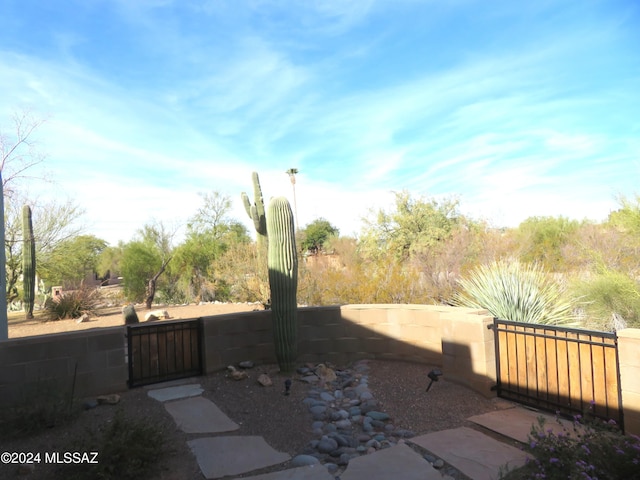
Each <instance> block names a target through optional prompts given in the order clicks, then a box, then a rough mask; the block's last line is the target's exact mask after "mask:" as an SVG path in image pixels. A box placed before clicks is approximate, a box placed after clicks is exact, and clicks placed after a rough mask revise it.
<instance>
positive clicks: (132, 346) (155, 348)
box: [127, 319, 202, 387]
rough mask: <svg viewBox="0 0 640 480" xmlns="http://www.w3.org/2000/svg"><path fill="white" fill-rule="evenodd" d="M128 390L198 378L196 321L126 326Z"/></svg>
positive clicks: (199, 360)
mask: <svg viewBox="0 0 640 480" xmlns="http://www.w3.org/2000/svg"><path fill="white" fill-rule="evenodd" d="M127 346H128V350H127V352H128V357H129V387H139V386H141V385H149V384H152V383H159V382H165V381H168V380H176V379H179V378H186V377H192V376H195V375H202V323H201V322H200V321H199V319H191V320H175V321H163V322H154V323H143V324H136V325H129V326H127Z"/></svg>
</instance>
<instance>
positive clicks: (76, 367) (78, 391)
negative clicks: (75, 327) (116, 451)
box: [0, 327, 128, 406]
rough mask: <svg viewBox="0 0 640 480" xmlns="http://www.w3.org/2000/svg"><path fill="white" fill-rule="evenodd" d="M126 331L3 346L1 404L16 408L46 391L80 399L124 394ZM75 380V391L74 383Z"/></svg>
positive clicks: (86, 332) (57, 336) (55, 336)
mask: <svg viewBox="0 0 640 480" xmlns="http://www.w3.org/2000/svg"><path fill="white" fill-rule="evenodd" d="M125 341H126V340H125V330H124V327H113V328H105V329H100V330H84V331H82V332H72V333H59V334H52V335H39V336H33V337H24V338H16V339H9V340H6V341H3V342H0V405H3V406H4V405H15V404H17V403H20V402H24V401H25V400H28V399H29V398H30V397H32V396H33V395H35V394H36V392H37V391H42V390H43V389H46V390H48V391H49V393H50V394H54V395H70V394H71V389H72V388H75V390H74V395H75V396H76V397H85V396H92V395H100V394H106V393H112V392H120V391H123V390H126V388H127V379H128V367H127V360H126V345H125ZM74 377H75V387H73V385H74Z"/></svg>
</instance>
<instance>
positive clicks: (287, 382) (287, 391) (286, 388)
mask: <svg viewBox="0 0 640 480" xmlns="http://www.w3.org/2000/svg"><path fill="white" fill-rule="evenodd" d="M290 390H291V379H290V378H287V379H286V380H285V381H284V394H285V395H289V394H290V393H291V392H290Z"/></svg>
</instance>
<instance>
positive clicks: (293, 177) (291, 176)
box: [285, 168, 300, 230]
mask: <svg viewBox="0 0 640 480" xmlns="http://www.w3.org/2000/svg"><path fill="white" fill-rule="evenodd" d="M285 173H286V174H288V175H289V180H291V188H293V211H294V213H295V216H296V230H298V225H299V224H300V223H299V222H298V205H297V203H296V173H298V169H297V168H290V169H289V170H287V171H286V172H285Z"/></svg>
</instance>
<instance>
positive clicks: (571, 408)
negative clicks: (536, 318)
mask: <svg viewBox="0 0 640 480" xmlns="http://www.w3.org/2000/svg"><path fill="white" fill-rule="evenodd" d="M491 327H492V328H493V330H494V332H495V346H496V374H497V379H498V384H497V391H498V396H499V397H502V398H506V399H508V400H512V401H515V402H519V403H522V404H525V405H530V406H533V407H537V408H540V409H543V410H549V411H554V412H555V411H560V412H561V413H563V414H583V413H585V412H592V413H593V415H595V416H596V417H598V418H602V419H604V420H614V421H615V422H616V423H618V424H619V425H620V427H621V428H622V427H623V417H622V392H621V390H620V375H619V370H618V348H617V346H618V342H617V337H616V335H615V333H606V332H595V331H591V330H581V329H575V328H566V327H556V326H548V325H538V324H531V323H520V322H511V321H507V320H499V319H495V320H494V323H493V325H492V326H491Z"/></svg>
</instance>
